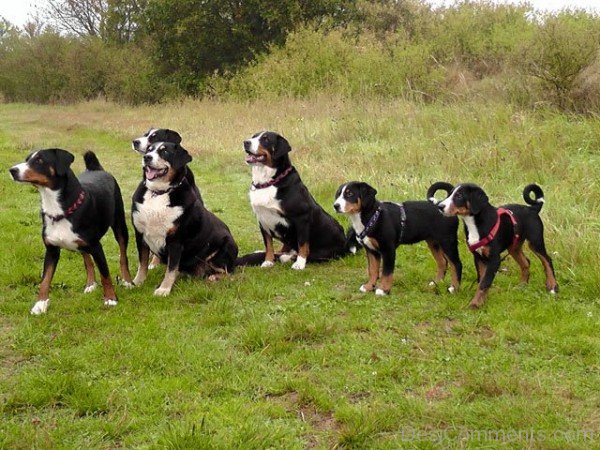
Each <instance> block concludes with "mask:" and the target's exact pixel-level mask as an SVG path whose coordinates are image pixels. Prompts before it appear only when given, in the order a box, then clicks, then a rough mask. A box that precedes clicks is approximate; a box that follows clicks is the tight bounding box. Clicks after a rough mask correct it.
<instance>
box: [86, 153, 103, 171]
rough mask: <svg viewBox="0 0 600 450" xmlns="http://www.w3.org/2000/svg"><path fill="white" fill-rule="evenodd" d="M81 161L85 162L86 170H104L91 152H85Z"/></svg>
mask: <svg viewBox="0 0 600 450" xmlns="http://www.w3.org/2000/svg"><path fill="white" fill-rule="evenodd" d="M83 160H84V161H85V168H86V170H104V167H102V164H100V161H98V157H97V156H96V154H95V153H94V152H93V151H91V150H88V151H87V152H85V154H84V155H83Z"/></svg>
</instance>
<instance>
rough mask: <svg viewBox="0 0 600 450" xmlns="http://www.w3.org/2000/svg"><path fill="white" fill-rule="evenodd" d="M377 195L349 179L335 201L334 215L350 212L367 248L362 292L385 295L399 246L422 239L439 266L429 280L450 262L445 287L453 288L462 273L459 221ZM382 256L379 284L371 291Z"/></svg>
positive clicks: (418, 205) (427, 207) (429, 208)
mask: <svg viewBox="0 0 600 450" xmlns="http://www.w3.org/2000/svg"><path fill="white" fill-rule="evenodd" d="M376 194H377V191H376V190H375V189H374V188H373V187H371V186H370V185H368V184H367V183H363V182H358V181H352V182H350V183H346V184H342V185H341V186H340V187H339V189H338V190H337V193H336V194H335V201H334V203H333V207H334V208H335V210H336V211H337V212H338V213H344V214H346V215H348V217H349V218H350V221H351V222H352V227H353V229H354V231H355V232H356V235H357V237H356V239H357V240H358V242H359V243H360V244H361V245H363V246H364V247H365V249H366V253H367V264H368V274H369V281H367V283H366V284H363V285H362V286H361V287H360V291H361V292H369V291H373V290H375V294H376V295H387V294H389V293H390V290H391V288H392V282H393V274H394V266H395V262H396V249H397V248H398V246H400V245H408V244H415V243H417V242H421V241H426V242H427V245H428V246H429V250H430V251H431V253H432V254H433V258H434V259H435V262H436V264H437V273H436V276H435V278H434V281H433V282H432V284H435V283H438V282H440V281H441V280H442V279H443V278H444V275H445V273H446V268H447V266H448V263H450V272H451V278H452V281H451V286H450V287H449V288H448V291H449V292H451V293H452V292H455V291H456V290H457V289H458V288H459V286H460V279H461V275H462V264H461V262H460V257H459V255H458V239H457V231H458V219H456V218H455V217H444V216H441V215H440V213H439V212H438V210H437V208H436V207H435V206H434V205H432V204H431V203H429V202H426V201H407V202H404V203H392V202H380V201H378V200H377V199H376V198H375V196H376ZM382 259H383V269H382V271H381V286H380V287H378V288H377V289H375V287H376V284H377V280H378V279H379V267H380V264H381V260H382Z"/></svg>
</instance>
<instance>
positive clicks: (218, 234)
mask: <svg viewBox="0 0 600 450" xmlns="http://www.w3.org/2000/svg"><path fill="white" fill-rule="evenodd" d="M191 160H192V157H191V156H190V154H189V153H188V152H187V151H186V150H185V149H184V148H183V147H181V146H180V145H179V144H174V143H172V142H159V143H155V144H152V145H151V146H150V148H149V149H148V151H147V152H146V154H145V155H144V180H143V181H142V182H141V183H140V184H139V186H138V188H137V190H136V191H135V193H134V194H133V207H132V218H133V226H134V228H135V240H136V244H137V249H138V257H139V268H138V271H137V274H136V276H135V278H134V280H133V282H134V284H135V285H136V286H139V285H141V284H142V283H143V282H144V281H145V279H146V275H147V272H148V259H149V253H150V251H152V252H153V253H154V254H155V255H158V256H159V257H160V259H161V261H162V262H163V263H165V264H167V272H166V274H165V277H164V279H163V281H162V283H161V284H160V286H159V287H158V288H157V289H156V290H155V291H154V295H162V296H166V295H169V293H170V292H171V289H172V288H173V284H174V283H175V280H176V278H177V275H178V274H179V272H185V273H188V274H191V275H196V276H207V277H208V278H209V280H216V279H218V278H220V277H221V276H223V275H225V274H227V273H231V272H233V269H234V263H235V259H236V257H237V253H238V247H237V245H236V243H235V241H234V240H233V237H232V236H231V233H230V232H229V228H227V225H225V224H224V223H223V222H222V221H221V220H220V219H219V218H217V217H216V216H215V215H214V214H213V213H211V212H210V211H208V210H207V209H206V208H205V207H204V206H203V204H202V203H201V201H200V199H199V198H198V196H197V195H196V193H195V192H194V189H193V187H192V186H191V185H190V183H189V181H188V178H187V177H186V174H187V173H188V171H187V170H186V164H188V163H189V162H190V161H191Z"/></svg>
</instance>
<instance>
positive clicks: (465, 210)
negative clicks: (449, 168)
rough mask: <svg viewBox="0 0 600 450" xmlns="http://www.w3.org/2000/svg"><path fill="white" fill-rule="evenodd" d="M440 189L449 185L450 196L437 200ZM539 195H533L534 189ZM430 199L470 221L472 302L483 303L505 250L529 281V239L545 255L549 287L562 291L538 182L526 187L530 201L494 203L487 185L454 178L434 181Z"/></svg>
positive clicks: (474, 305) (473, 305) (445, 211)
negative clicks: (546, 235)
mask: <svg viewBox="0 0 600 450" xmlns="http://www.w3.org/2000/svg"><path fill="white" fill-rule="evenodd" d="M438 189H444V190H450V191H451V192H450V195H449V196H448V197H447V198H445V199H444V200H442V201H440V202H437V201H436V200H435V197H434V195H435V192H436V191H437V190H438ZM532 193H533V194H534V196H535V198H531V194H532ZM427 198H428V199H429V200H430V201H432V202H433V203H435V204H437V207H438V208H439V210H440V211H441V212H442V213H443V214H444V215H446V216H461V217H462V219H463V222H464V224H465V232H466V236H467V244H468V246H469V250H470V251H471V252H472V253H473V257H474V260H475V268H476V270H477V281H478V282H479V286H478V289H477V292H476V293H475V296H474V297H473V299H472V300H471V303H470V304H469V306H470V307H471V308H479V307H481V306H482V305H483V303H484V301H485V299H486V297H487V294H488V290H489V288H490V286H491V285H492V282H493V281H494V277H495V276H496V273H497V272H498V269H499V267H500V262H501V257H500V255H501V253H502V252H504V251H505V250H508V253H509V254H510V255H511V256H512V257H513V258H514V259H515V261H516V262H517V264H518V265H519V267H520V268H521V281H522V282H523V283H527V282H528V281H529V266H530V262H529V259H528V258H527V257H526V256H525V254H524V253H523V244H524V242H525V241H528V243H529V248H530V249H531V250H532V251H533V252H534V253H535V255H536V256H537V257H538V258H539V259H540V261H541V262H542V265H543V267H544V271H545V273H546V289H547V290H548V292H549V293H551V294H556V293H557V292H558V283H557V282H556V276H555V274H554V266H553V264H552V258H550V255H548V252H547V251H546V245H545V242H544V225H543V223H542V219H541V218H540V215H539V214H540V211H541V209H542V206H543V204H544V193H543V191H542V189H541V188H540V187H539V186H538V185H536V184H530V185H527V186H526V187H525V189H524V190H523V199H524V200H525V202H526V203H527V206H525V205H519V204H508V205H504V206H502V207H500V208H495V207H494V206H492V205H491V204H490V202H489V199H488V196H487V195H486V193H485V192H484V190H483V189H482V188H481V187H479V186H477V185H475V184H472V183H465V184H460V185H458V186H457V187H453V186H452V185H450V184H449V183H444V182H438V183H435V184H433V185H432V186H431V187H430V188H429V190H428V192H427Z"/></svg>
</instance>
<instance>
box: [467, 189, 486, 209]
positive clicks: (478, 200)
mask: <svg viewBox="0 0 600 450" xmlns="http://www.w3.org/2000/svg"><path fill="white" fill-rule="evenodd" d="M489 202H490V199H489V198H488V196H487V194H486V193H485V192H484V191H483V189H481V188H477V189H475V190H474V191H473V192H472V193H471V196H470V198H469V211H470V212H471V214H472V215H474V216H476V215H477V214H479V213H480V212H481V210H482V209H483V207H484V206H485V205H487V204H488V203H489Z"/></svg>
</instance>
